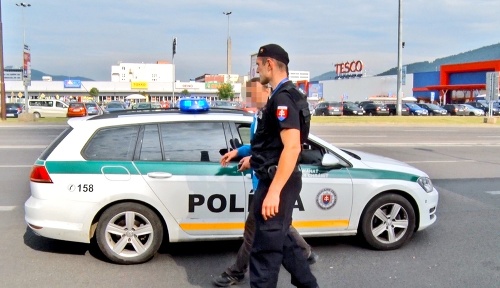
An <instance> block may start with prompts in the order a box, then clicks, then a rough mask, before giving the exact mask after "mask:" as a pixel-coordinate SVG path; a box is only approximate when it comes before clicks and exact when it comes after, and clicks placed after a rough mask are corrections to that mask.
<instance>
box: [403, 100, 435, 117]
mask: <svg viewBox="0 0 500 288" xmlns="http://www.w3.org/2000/svg"><path fill="white" fill-rule="evenodd" d="M403 106H404V107H407V108H408V109H409V110H408V113H410V115H415V116H427V115H429V112H427V109H424V108H422V107H420V106H418V105H417V104H415V103H403Z"/></svg>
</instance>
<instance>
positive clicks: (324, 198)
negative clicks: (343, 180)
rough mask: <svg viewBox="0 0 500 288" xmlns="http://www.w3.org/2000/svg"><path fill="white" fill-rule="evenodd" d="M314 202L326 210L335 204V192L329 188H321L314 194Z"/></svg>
mask: <svg viewBox="0 0 500 288" xmlns="http://www.w3.org/2000/svg"><path fill="white" fill-rule="evenodd" d="M316 203H317V204H318V206H319V208H321V209H324V210H328V209H330V208H332V207H333V206H335V203H337V194H336V193H335V191H333V189H330V188H324V189H321V191H319V193H318V196H316Z"/></svg>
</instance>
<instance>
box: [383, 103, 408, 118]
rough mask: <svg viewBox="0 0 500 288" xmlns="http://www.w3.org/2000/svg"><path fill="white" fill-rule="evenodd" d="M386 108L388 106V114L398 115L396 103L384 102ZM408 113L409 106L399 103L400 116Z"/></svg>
mask: <svg viewBox="0 0 500 288" xmlns="http://www.w3.org/2000/svg"><path fill="white" fill-rule="evenodd" d="M386 106H387V108H389V115H398V110H397V108H396V104H386ZM408 115H410V108H408V107H406V106H404V105H401V116H408Z"/></svg>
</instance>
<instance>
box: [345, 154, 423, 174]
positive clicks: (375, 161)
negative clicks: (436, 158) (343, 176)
mask: <svg viewBox="0 0 500 288" xmlns="http://www.w3.org/2000/svg"><path fill="white" fill-rule="evenodd" d="M342 150H343V151H344V152H347V153H348V154H350V155H351V156H353V157H354V158H356V159H358V161H361V162H362V163H363V164H365V165H366V166H367V167H369V168H373V169H382V170H390V171H396V172H404V173H409V174H414V175H418V176H427V177H428V175H427V174H425V172H423V171H421V170H419V169H417V168H415V167H413V166H411V165H409V164H406V163H404V162H401V161H399V160H396V159H392V158H388V157H383V156H379V155H375V154H371V153H367V152H362V151H357V150H351V149H342Z"/></svg>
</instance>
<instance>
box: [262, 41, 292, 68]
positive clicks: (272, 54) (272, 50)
mask: <svg viewBox="0 0 500 288" xmlns="http://www.w3.org/2000/svg"><path fill="white" fill-rule="evenodd" d="M257 57H269V58H273V59H276V60H278V61H280V62H283V63H284V64H285V65H288V63H289V62H290V60H289V59H288V53H287V52H286V51H285V49H283V48H282V47H281V46H279V45H277V44H267V45H264V46H262V47H260V48H259V53H257Z"/></svg>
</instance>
